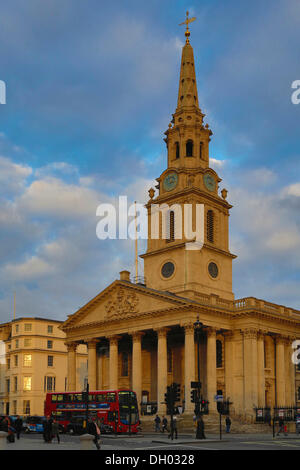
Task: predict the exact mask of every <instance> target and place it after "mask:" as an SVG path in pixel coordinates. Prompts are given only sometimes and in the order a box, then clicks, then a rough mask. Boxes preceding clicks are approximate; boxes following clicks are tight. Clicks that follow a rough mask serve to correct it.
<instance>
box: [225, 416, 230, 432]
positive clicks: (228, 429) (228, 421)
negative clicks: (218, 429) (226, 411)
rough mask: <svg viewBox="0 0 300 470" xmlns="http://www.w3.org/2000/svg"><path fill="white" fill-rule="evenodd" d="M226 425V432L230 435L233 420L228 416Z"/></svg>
mask: <svg viewBox="0 0 300 470" xmlns="http://www.w3.org/2000/svg"><path fill="white" fill-rule="evenodd" d="M225 424H226V432H227V434H228V433H230V426H231V419H230V418H229V416H226V419H225Z"/></svg>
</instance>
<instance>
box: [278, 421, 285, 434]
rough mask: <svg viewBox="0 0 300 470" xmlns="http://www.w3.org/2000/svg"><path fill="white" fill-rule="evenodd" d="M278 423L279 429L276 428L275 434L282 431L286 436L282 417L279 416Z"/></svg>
mask: <svg viewBox="0 0 300 470" xmlns="http://www.w3.org/2000/svg"><path fill="white" fill-rule="evenodd" d="M278 424H279V430H278V433H277V436H279V434H280V433H281V432H283V433H284V435H285V436H287V432H286V426H285V425H284V420H283V418H279V422H278Z"/></svg>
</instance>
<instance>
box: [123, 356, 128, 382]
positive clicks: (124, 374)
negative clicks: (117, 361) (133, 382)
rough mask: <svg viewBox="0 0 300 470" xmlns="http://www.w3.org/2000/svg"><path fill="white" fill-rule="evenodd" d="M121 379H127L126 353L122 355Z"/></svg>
mask: <svg viewBox="0 0 300 470" xmlns="http://www.w3.org/2000/svg"><path fill="white" fill-rule="evenodd" d="M122 377H128V353H127V352H125V353H123V354H122Z"/></svg>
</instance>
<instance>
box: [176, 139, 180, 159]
mask: <svg viewBox="0 0 300 470" xmlns="http://www.w3.org/2000/svg"><path fill="white" fill-rule="evenodd" d="M175 155H176V158H180V148H179V142H175Z"/></svg>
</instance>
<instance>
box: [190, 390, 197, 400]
mask: <svg viewBox="0 0 300 470" xmlns="http://www.w3.org/2000/svg"><path fill="white" fill-rule="evenodd" d="M197 401H198V390H195V389H194V390H191V402H192V403H197Z"/></svg>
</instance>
